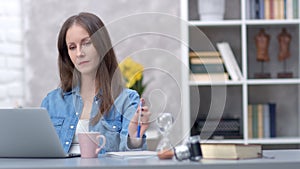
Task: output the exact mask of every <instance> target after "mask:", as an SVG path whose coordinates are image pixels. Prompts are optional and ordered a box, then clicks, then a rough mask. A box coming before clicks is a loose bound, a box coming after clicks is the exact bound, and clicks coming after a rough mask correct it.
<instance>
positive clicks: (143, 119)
mask: <svg viewBox="0 0 300 169" xmlns="http://www.w3.org/2000/svg"><path fill="white" fill-rule="evenodd" d="M141 103H142V105H145V100H144V99H143V98H141ZM140 106H141V105H139V106H138V109H137V111H136V113H135V114H134V116H133V117H132V119H131V121H130V123H129V126H128V133H129V136H130V138H137V136H138V135H137V132H138V131H137V128H138V122H139V118H140V125H141V128H140V135H139V136H140V137H142V136H143V135H144V133H145V132H146V130H147V129H148V127H149V125H150V122H149V119H150V115H151V112H150V111H149V110H148V107H147V106H142V107H140ZM140 110H141V111H140ZM140 113H141V114H140ZM139 116H140V117H139Z"/></svg>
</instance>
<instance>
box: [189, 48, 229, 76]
mask: <svg viewBox="0 0 300 169" xmlns="http://www.w3.org/2000/svg"><path fill="white" fill-rule="evenodd" d="M189 62H190V63H189V65H190V71H191V73H190V80H191V81H224V80H228V73H227V72H226V70H225V67H224V64H223V59H222V58H221V55H220V53H219V52H217V51H197V52H195V51H193V52H190V53H189Z"/></svg>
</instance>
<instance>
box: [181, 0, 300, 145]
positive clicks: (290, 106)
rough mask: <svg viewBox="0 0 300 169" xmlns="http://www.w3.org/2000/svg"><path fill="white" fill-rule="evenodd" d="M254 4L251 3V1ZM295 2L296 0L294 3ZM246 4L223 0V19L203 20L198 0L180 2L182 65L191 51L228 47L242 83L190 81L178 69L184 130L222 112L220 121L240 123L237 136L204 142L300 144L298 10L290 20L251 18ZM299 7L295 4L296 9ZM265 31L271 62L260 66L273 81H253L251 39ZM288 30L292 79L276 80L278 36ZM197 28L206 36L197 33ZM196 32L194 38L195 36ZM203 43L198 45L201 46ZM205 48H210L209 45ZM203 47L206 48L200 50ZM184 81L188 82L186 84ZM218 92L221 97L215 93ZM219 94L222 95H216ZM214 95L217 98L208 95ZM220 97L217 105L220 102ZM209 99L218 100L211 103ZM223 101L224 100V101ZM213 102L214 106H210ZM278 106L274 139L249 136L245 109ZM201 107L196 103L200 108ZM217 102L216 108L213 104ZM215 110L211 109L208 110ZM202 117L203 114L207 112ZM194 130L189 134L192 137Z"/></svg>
mask: <svg viewBox="0 0 300 169" xmlns="http://www.w3.org/2000/svg"><path fill="white" fill-rule="evenodd" d="M250 1H255V0H250ZM298 1H299V0H298ZM250 3H251V2H248V0H225V7H226V9H225V15H224V20H220V21H201V20H200V19H199V14H198V7H197V6H198V1H197V0H181V18H182V19H183V20H184V21H186V23H187V24H183V25H182V27H181V28H182V29H181V30H182V38H183V41H186V42H188V45H187V46H188V47H187V46H185V45H183V46H182V62H183V63H184V65H189V59H188V58H189V50H190V49H193V50H195V51H197V50H199V51H201V50H207V49H210V50H215V51H216V50H217V46H216V44H217V43H218V42H222V41H226V42H228V43H229V44H230V46H231V49H232V50H233V53H234V55H235V59H236V61H237V63H238V65H239V67H240V69H241V72H242V75H243V79H241V80H237V81H232V80H230V79H229V80H224V81H216V82H215V81H190V80H189V71H188V70H185V69H182V80H183V81H184V82H182V84H183V86H184V87H183V97H184V98H183V105H184V106H183V112H184V113H187V116H186V117H185V118H183V119H182V121H183V124H184V126H183V127H184V129H186V130H187V129H189V128H192V127H193V125H194V122H195V119H197V118H199V117H201V116H202V115H203V112H204V116H206V117H208V116H207V113H209V112H211V111H212V112H213V111H222V112H221V114H222V115H221V116H222V117H220V116H219V117H220V118H221V119H222V118H228V117H229V118H237V119H239V122H240V135H241V137H240V138H236V139H232V138H229V139H227V138H221V139H219V138H209V139H208V140H205V142H221V143H260V144H264V145H297V147H298V148H299V145H300V107H299V103H300V97H299V96H300V75H299V74H300V61H299V45H300V34H299V33H300V28H299V27H300V19H299V12H297V15H296V17H295V18H293V19H255V18H252V17H251V15H250V14H249V13H250V12H249V10H250ZM299 7H300V3H299V2H298V3H297V9H299ZM261 28H264V29H265V31H266V32H267V33H268V34H269V35H270V37H271V39H270V45H269V55H270V58H271V60H270V62H268V63H266V64H264V70H265V71H267V72H270V73H271V78H265V79H257V78H255V77H254V74H255V73H256V72H257V71H259V70H261V63H258V62H257V61H256V46H255V41H254V36H255V35H256V34H257V33H258V31H259V30H260V29H261ZM282 28H286V29H287V31H288V32H289V33H290V34H291V36H292V41H291V44H290V51H291V54H292V56H291V58H289V59H288V60H287V62H286V64H287V65H288V66H287V67H288V70H289V71H291V72H293V78H277V73H278V72H280V71H281V70H282V69H283V68H282V67H283V66H282V62H279V61H278V59H277V55H278V41H277V35H278V34H279V33H280V31H281V29H282ZM199 30H201V32H203V34H205V35H206V36H207V39H209V41H207V39H205V38H203V35H199ZM197 34H198V35H197ZM200 44H201V45H200ZM205 44H209V45H208V47H207V46H206V45H205ZM203 46H206V48H205V47H203ZM185 80H186V81H187V82H185ZM213 90H215V93H218V92H219V93H221V95H218V94H213ZM220 91H221V92H220ZM212 95H215V96H212ZM220 98H221V101H220ZM213 99H216V100H219V102H220V103H219V102H218V101H213ZM222 99H223V100H222ZM213 102H215V103H213ZM270 102H272V103H276V137H274V138H265V137H263V138H249V137H248V130H249V129H248V118H247V116H248V105H249V104H256V103H270ZM199 103H200V104H199ZM217 103H218V104H221V105H220V106H219V105H216V104H217ZM211 109H214V110H211ZM205 113H206V114H205ZM192 133H193V131H192V130H191V133H190V134H192Z"/></svg>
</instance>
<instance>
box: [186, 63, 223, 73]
mask: <svg viewBox="0 0 300 169" xmlns="http://www.w3.org/2000/svg"><path fill="white" fill-rule="evenodd" d="M190 69H191V72H192V73H224V72H225V69H224V66H223V64H190Z"/></svg>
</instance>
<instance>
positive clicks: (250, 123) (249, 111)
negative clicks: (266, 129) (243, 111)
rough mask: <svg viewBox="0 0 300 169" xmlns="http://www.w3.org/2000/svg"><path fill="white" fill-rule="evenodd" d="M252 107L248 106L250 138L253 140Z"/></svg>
mask: <svg viewBox="0 0 300 169" xmlns="http://www.w3.org/2000/svg"><path fill="white" fill-rule="evenodd" d="M252 112H253V109H252V105H251V104H249V105H248V138H253V128H252V117H253V115H252Z"/></svg>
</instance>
